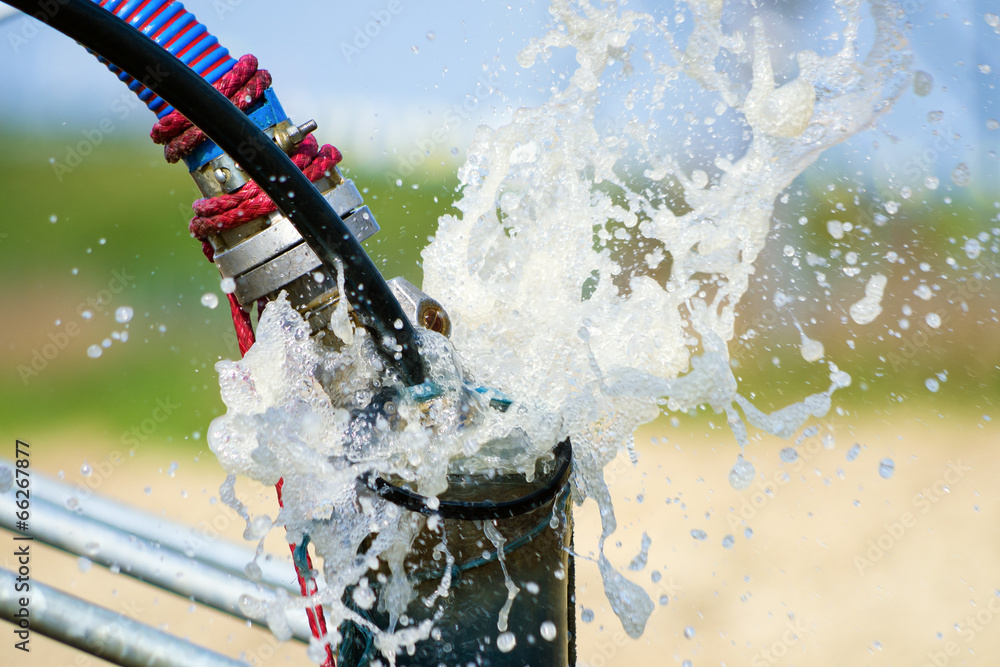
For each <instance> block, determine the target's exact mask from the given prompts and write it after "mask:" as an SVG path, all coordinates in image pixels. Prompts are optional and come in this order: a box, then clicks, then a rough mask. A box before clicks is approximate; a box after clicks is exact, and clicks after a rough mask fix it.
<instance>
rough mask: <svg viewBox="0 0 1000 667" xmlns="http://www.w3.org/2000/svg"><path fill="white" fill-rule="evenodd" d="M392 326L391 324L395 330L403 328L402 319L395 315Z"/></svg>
mask: <svg viewBox="0 0 1000 667" xmlns="http://www.w3.org/2000/svg"><path fill="white" fill-rule="evenodd" d="M392 326H393V327H394V328H395V329H396V330H397V331H399V330H400V329H402V328H403V320H401V319H399V318H398V317H397V318H396V321H395V322H393V323H392Z"/></svg>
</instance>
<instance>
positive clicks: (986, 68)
mask: <svg viewBox="0 0 1000 667" xmlns="http://www.w3.org/2000/svg"><path fill="white" fill-rule="evenodd" d="M977 69H978V70H979V73H980V74H989V73H990V72H992V71H993V68H992V67H990V66H989V65H987V64H986V63H983V64H982V65H979V67H978V68H977Z"/></svg>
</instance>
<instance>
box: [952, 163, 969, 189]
mask: <svg viewBox="0 0 1000 667" xmlns="http://www.w3.org/2000/svg"><path fill="white" fill-rule="evenodd" d="M951 182H952V183H954V184H955V185H957V186H958V187H960V188H964V187H965V186H966V185H968V184H969V183H970V182H972V171H971V170H970V169H969V165H967V164H965V163H964V162H959V163H958V164H956V165H955V168H954V169H952V170H951Z"/></svg>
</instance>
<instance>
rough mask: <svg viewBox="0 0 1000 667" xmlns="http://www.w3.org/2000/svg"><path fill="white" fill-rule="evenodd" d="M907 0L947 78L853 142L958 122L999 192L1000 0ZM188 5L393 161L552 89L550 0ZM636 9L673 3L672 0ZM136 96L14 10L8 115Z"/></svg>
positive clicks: (57, 122) (803, 8)
mask: <svg viewBox="0 0 1000 667" xmlns="http://www.w3.org/2000/svg"><path fill="white" fill-rule="evenodd" d="M737 4H746V3H737ZM759 4H760V5H761V6H766V5H768V4H773V3H766V2H764V3H759ZM782 4H783V6H785V7H788V6H792V7H797V13H799V14H801V15H802V16H803V17H804V18H803V19H802V21H801V23H802V24H808V22H809V21H810V20H816V17H818V16H821V15H823V14H824V12H828V11H829V8H828V4H829V3H828V2H826V0H801V2H799V3H797V5H796V4H795V3H792V4H791V5H790V4H789V3H782ZM903 4H904V6H905V7H907V9H908V12H909V16H910V18H911V21H912V23H913V30H912V45H913V48H914V52H915V54H916V63H917V67H918V68H919V69H922V70H926V71H928V72H930V73H931V74H932V75H933V77H934V80H935V88H934V91H933V92H932V93H931V94H930V95H929V96H926V97H917V96H915V95H913V93H912V92H908V93H907V94H906V95H905V96H904V97H903V99H901V100H900V101H899V103H898V104H897V107H896V109H895V110H894V111H893V112H892V113H891V114H890V115H889V116H888V117H886V118H885V119H884V120H883V121H882V122H881V123H880V126H879V128H876V131H875V133H874V135H872V133H866V135H864V136H862V137H860V138H858V139H855V140H854V141H852V142H851V145H849V146H847V147H844V148H842V149H840V152H841V154H842V155H850V154H852V153H853V154H855V155H857V154H859V153H872V152H873V151H872V147H873V141H875V142H878V144H879V150H878V153H877V155H875V154H873V155H872V156H871V159H872V163H873V164H874V163H876V162H879V161H881V162H882V163H887V164H890V165H893V163H897V162H901V161H905V160H906V159H907V158H908V156H913V155H919V154H920V153H921V152H923V151H926V150H928V149H930V148H933V146H934V142H935V141H937V142H938V145H939V146H940V145H941V141H940V139H939V136H940V135H941V134H942V133H947V135H948V136H949V140H948V142H947V144H948V148H947V156H946V157H945V158H944V159H940V160H937V161H936V168H938V169H940V170H941V171H942V173H941V174H939V176H941V179H942V182H945V181H946V180H947V176H948V173H950V169H951V167H952V166H953V165H954V164H957V163H958V162H963V161H964V162H967V163H968V164H969V165H970V168H971V169H972V173H973V177H974V180H975V181H976V182H977V183H978V184H979V185H980V186H981V187H982V188H984V189H987V190H989V189H995V186H996V184H997V179H998V174H1000V172H998V169H997V158H996V157H995V156H994V157H990V151H991V150H992V151H994V152H998V151H1000V130H992V131H991V130H989V129H987V122H988V120H989V119H998V120H1000V96H998V94H997V89H996V86H997V83H998V78H1000V32H998V30H997V29H994V28H993V27H991V26H990V25H988V23H987V20H986V19H985V18H984V17H985V15H986V14H987V12H989V11H994V12H1000V7H998V6H997V5H996V2H995V1H994V0H973V1H966V2H958V1H952V0H934V1H931V2H925V3H921V2H918V1H917V0H904V3H903ZM185 5H186V6H187V7H188V8H189V9H190V10H191V11H193V12H194V13H195V14H196V15H197V16H198V17H199V19H200V20H201V21H202V22H203V23H205V24H206V25H207V26H208V27H209V29H210V30H211V31H212V32H213V33H214V34H215V35H216V36H218V37H219V38H220V41H222V43H223V44H224V45H225V46H226V47H227V48H229V50H230V52H231V53H233V54H234V55H237V56H238V55H241V54H243V53H251V52H252V53H254V54H255V55H257V56H258V58H259V59H260V62H261V64H262V65H263V66H264V67H267V68H268V69H269V70H271V72H272V73H273V75H274V80H275V84H274V85H275V89H276V90H277V91H278V93H279V95H280V97H281V99H282V102H283V104H284V106H285V108H286V110H287V111H288V112H289V113H290V114H291V116H292V118H293V119H295V120H298V121H301V120H305V119H307V118H310V117H314V118H316V119H317V120H318V121H319V122H320V127H321V130H320V133H319V136H320V138H321V139H323V140H325V141H330V142H332V143H335V144H336V145H338V146H339V147H341V148H342V149H344V150H345V153H348V154H350V153H355V154H356V153H358V152H361V153H362V154H363V155H364V157H366V158H374V159H388V160H390V161H391V160H392V159H393V151H400V152H405V151H409V150H412V149H413V148H414V141H415V140H416V139H417V138H419V137H426V136H427V135H428V134H429V132H430V131H431V130H433V129H435V128H437V127H440V126H442V125H443V124H445V123H446V120H445V119H446V118H449V117H450V118H454V116H447V114H448V113H449V111H453V112H457V113H458V114H459V117H460V118H461V121H460V122H458V123H450V124H449V125H450V129H451V130H452V131H453V136H452V137H450V138H449V140H448V141H447V144H448V145H442V146H439V147H436V151H437V152H438V153H439V154H440V156H443V158H444V160H445V161H450V160H451V158H449V157H448V156H449V155H450V154H451V153H452V149H456V151H455V152H456V153H457V154H458V156H459V157H461V154H462V150H463V149H464V146H465V145H466V144H467V142H468V140H469V138H470V137H471V134H472V132H473V131H474V128H475V127H476V125H477V124H478V123H479V122H489V123H494V124H495V123H497V122H500V121H501V120H502V119H503V118H504V117H506V115H507V113H508V112H509V110H510V108H512V107H514V108H516V107H517V106H521V105H524V104H534V103H537V102H538V101H540V100H541V99H543V95H542V93H541V92H540V87H541V86H542V84H543V83H545V82H547V80H546V79H545V78H544V77H545V75H546V74H548V71H547V69H546V71H538V72H536V71H534V70H529V71H525V70H521V68H519V67H518V66H517V64H516V62H515V54H516V53H517V51H518V50H520V49H521V48H522V47H523V46H525V45H526V44H527V43H528V41H529V40H530V39H531V38H532V37H536V36H540V35H542V34H544V31H545V26H546V24H547V22H548V20H549V16H548V12H547V3H546V2H511V3H510V4H509V5H508V3H504V2H492V1H486V2H484V1H480V2H476V1H474V0H472V1H458V0H439V1H436V2H431V1H429V0H374V1H371V2H364V1H363V2H353V3H339V2H338V3H333V2H329V1H327V2H320V1H318V0H301V1H297V2H295V3H287V4H286V3H276V2H267V1H265V0H190V1H189V2H186V3H185ZM629 6H630V7H632V8H635V9H642V10H646V11H651V12H652V13H654V14H659V15H665V16H668V17H670V16H672V15H673V13H674V10H673V9H669V10H665V9H664V7H668V6H670V7H672V5H668V4H665V3H658V2H650V1H646V2H633V3H630V5H629ZM727 6H728V5H727ZM794 13H796V12H794V11H793V12H792V14H794ZM386 16H388V17H389V20H388V21H384V19H385V17H386ZM377 17H380V18H382V19H383V23H382V24H381V25H378V26H377V34H376V35H375V36H374V37H372V38H370V40H369V41H368V43H365V41H364V39H363V38H361V39H358V34H359V33H361V32H363V31H364V30H365V28H366V27H368V28H369V30H370V31H374V30H373V27H374V26H375V24H374V19H375V18H377ZM790 22H791V20H790ZM356 39H357V41H355V40H356ZM554 62H555V64H556V65H558V64H559V63H558V59H554ZM984 65H985V66H986V67H985V68H984V67H981V66H984ZM987 68H988V69H987ZM125 93H126V91H125V89H124V87H123V86H122V85H121V84H120V83H119V82H118V81H117V80H116V79H115V78H114V77H113V76H111V75H109V73H108V72H107V71H105V70H103V68H102V67H100V66H99V65H97V64H96V63H95V62H94V60H93V59H92V58H91V57H90V56H88V55H87V54H86V53H85V52H84V51H83V49H81V48H80V47H79V46H78V45H76V44H74V43H72V42H71V41H70V40H68V39H67V38H65V37H63V36H62V35H59V34H56V33H55V32H54V31H52V30H50V29H48V28H47V27H45V26H42V25H41V24H38V23H37V22H34V21H33V20H31V19H27V18H26V17H23V16H15V17H12V18H9V19H7V20H5V21H3V22H2V23H0V127H2V128H10V127H16V128H19V129H20V130H22V131H26V132H28V133H55V132H60V131H63V132H66V133H69V134H78V133H79V132H81V131H83V130H86V129H88V128H92V127H96V126H97V124H98V123H99V122H100V121H101V119H103V118H107V117H109V116H110V115H112V105H113V104H115V101H116V100H119V99H121V98H122V96H123V94H125ZM933 111H940V112H942V117H941V120H940V121H937V122H931V121H929V120H928V114H930V113H931V112H933ZM116 123H117V125H118V126H119V127H123V128H126V127H127V128H129V131H134V132H135V133H136V136H137V137H143V136H145V133H146V132H147V131H148V128H149V126H150V125H151V123H152V114H151V113H149V112H147V111H146V110H144V109H141V108H136V109H134V111H132V112H131V113H130V114H129V115H128V117H126V118H124V119H120V120H119V119H117V118H116ZM956 135H957V136H956ZM875 166H876V167H878V165H877V164H875ZM896 166H898V165H896ZM892 168H893V167H892V166H890V168H889V170H890V171H891V169H892Z"/></svg>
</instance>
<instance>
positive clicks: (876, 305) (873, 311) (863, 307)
mask: <svg viewBox="0 0 1000 667" xmlns="http://www.w3.org/2000/svg"><path fill="white" fill-rule="evenodd" d="M887 282H888V279H887V278H886V277H885V276H883V275H882V274H881V273H876V274H875V275H874V276H872V277H871V278H870V279H869V280H868V283H867V284H866V285H865V296H864V298H863V299H861V300H860V301H858V302H856V303H853V304H851V307H850V309H849V310H848V312H849V313H850V315H851V319H852V320H854V321H855V322H857V323H858V324H871V323H872V322H874V321H875V318H877V317H878V316H879V315H880V314H881V313H882V295H883V293H884V292H885V285H886V283H887Z"/></svg>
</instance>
